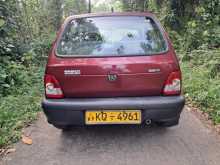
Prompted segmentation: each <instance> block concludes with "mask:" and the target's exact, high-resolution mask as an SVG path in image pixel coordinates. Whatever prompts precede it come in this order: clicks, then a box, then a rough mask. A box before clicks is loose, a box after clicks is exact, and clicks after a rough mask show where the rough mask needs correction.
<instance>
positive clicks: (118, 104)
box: [42, 13, 185, 129]
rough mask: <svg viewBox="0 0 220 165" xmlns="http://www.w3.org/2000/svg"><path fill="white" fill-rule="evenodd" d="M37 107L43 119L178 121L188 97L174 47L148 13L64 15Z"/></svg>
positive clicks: (64, 123) (65, 123)
mask: <svg viewBox="0 0 220 165" xmlns="http://www.w3.org/2000/svg"><path fill="white" fill-rule="evenodd" d="M44 85H45V99H44V100H43V102H42V107H43V109H44V112H45V114H46V116H47V119H48V122H49V123H51V124H53V125H54V126H55V127H57V128H61V129H65V128H67V127H69V126H72V125H96V124H141V123H147V124H149V123H151V121H152V122H155V123H158V124H159V125H160V126H173V125H177V124H178V122H179V118H180V113H181V111H182V109H183V106H184V103H185V99H184V97H183V96H182V95H181V71H180V67H179V64H178V60H177V57H176V55H175V52H174V49H173V47H172V45H171V42H170V40H169V38H168V35H167V33H166V32H165V31H164V29H163V28H162V26H161V25H160V23H159V22H158V21H157V20H156V18H155V16H154V15H153V14H151V13H109V14H85V15H76V16H70V17H68V18H67V19H66V20H65V22H64V24H63V25H62V27H61V29H60V31H59V33H58V35H57V38H56V40H55V42H54V43H53V46H52V48H51V51H50V53H49V57H48V63H47V66H46V71H45V77H44Z"/></svg>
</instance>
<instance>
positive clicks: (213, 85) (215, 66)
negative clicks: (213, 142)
mask: <svg viewBox="0 0 220 165" xmlns="http://www.w3.org/2000/svg"><path fill="white" fill-rule="evenodd" d="M219 54H220V49H217V50H199V51H193V52H191V53H190V55H189V56H190V61H183V62H182V64H181V66H182V71H183V79H184V80H183V84H184V90H185V94H186V96H187V97H189V98H190V99H191V100H193V101H194V103H196V104H198V105H199V106H200V107H201V109H202V110H203V111H206V112H208V113H209V115H210V118H211V119H212V120H213V121H214V123H215V124H218V123H220V92H219V91H220V68H219V65H220V58H219Z"/></svg>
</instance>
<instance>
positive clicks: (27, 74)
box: [0, 67, 43, 148]
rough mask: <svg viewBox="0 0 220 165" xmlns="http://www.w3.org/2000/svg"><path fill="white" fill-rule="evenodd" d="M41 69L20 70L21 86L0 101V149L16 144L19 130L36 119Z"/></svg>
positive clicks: (40, 87)
mask: <svg viewBox="0 0 220 165" xmlns="http://www.w3.org/2000/svg"><path fill="white" fill-rule="evenodd" d="M42 68H43V67H40V68H38V67H29V68H28V69H25V68H22V69H21V68H20V69H21V70H20V74H21V73H22V75H19V76H21V77H20V78H22V79H23V80H20V82H22V84H20V85H19V86H13V88H12V90H11V94H10V95H8V96H7V97H2V98H1V100H0V148H1V147H4V146H5V145H9V144H11V143H13V142H16V141H17V140H18V139H19V138H20V134H21V129H22V128H23V127H24V126H26V125H28V124H29V122H31V121H33V120H34V119H36V114H37V112H38V111H39V110H40V100H41V94H42V93H43V92H42V85H41V82H42V76H43V69H42Z"/></svg>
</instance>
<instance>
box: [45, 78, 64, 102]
mask: <svg viewBox="0 0 220 165" xmlns="http://www.w3.org/2000/svg"><path fill="white" fill-rule="evenodd" d="M44 86H45V95H46V98H51V99H60V98H63V97H64V96H63V92H62V89H61V86H60V84H59V82H58V81H57V79H56V78H55V77H54V76H53V75H48V74H46V75H45V76H44Z"/></svg>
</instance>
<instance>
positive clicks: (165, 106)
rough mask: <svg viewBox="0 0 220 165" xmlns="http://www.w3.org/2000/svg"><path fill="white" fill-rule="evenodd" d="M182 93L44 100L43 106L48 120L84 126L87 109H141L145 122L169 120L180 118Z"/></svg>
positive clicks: (56, 123) (182, 104)
mask: <svg viewBox="0 0 220 165" xmlns="http://www.w3.org/2000/svg"><path fill="white" fill-rule="evenodd" d="M184 104H185V99H184V97H183V96H166V97H163V96H155V97H118V98H80V99H78V98H77V99H44V100H43V101H42V108H43V110H44V113H45V114H46V116H47V119H48V122H49V123H51V124H54V125H84V124H85V122H84V114H85V111H86V110H101V109H106V110H111V109H117V110H119V109H126V110H129V109H138V110H142V121H144V120H146V119H151V120H154V121H168V120H170V119H174V118H179V116H180V113H181V111H182V109H183V107H184Z"/></svg>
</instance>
